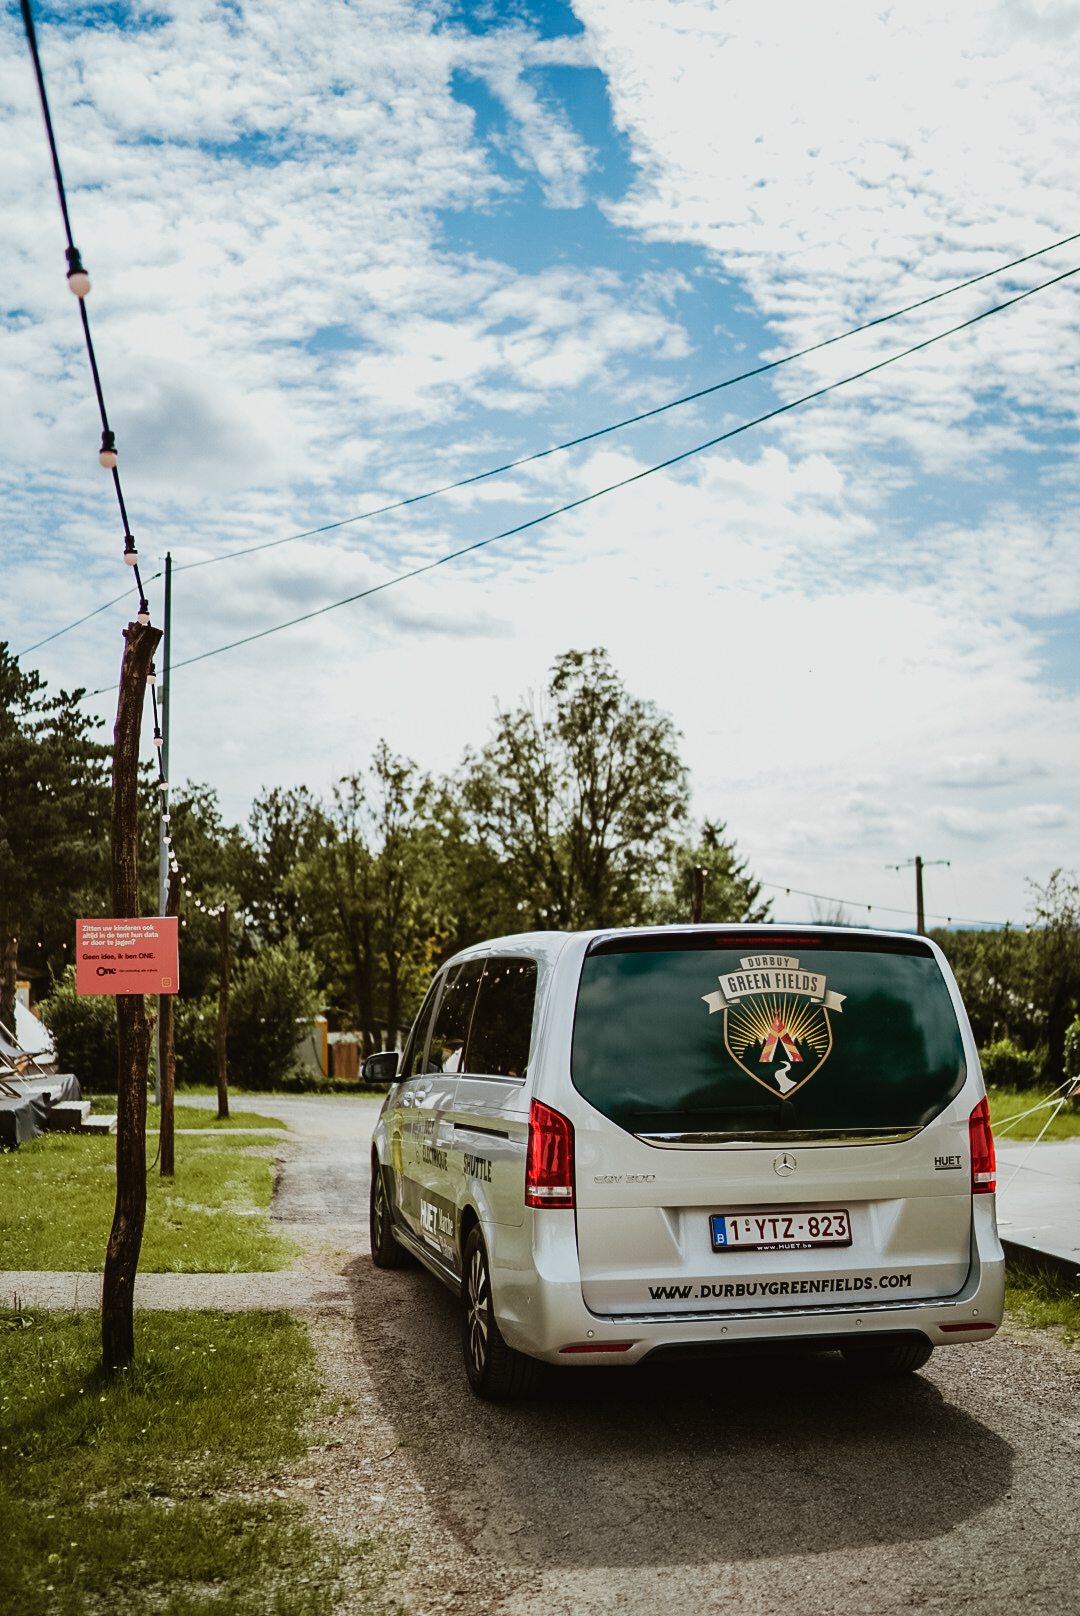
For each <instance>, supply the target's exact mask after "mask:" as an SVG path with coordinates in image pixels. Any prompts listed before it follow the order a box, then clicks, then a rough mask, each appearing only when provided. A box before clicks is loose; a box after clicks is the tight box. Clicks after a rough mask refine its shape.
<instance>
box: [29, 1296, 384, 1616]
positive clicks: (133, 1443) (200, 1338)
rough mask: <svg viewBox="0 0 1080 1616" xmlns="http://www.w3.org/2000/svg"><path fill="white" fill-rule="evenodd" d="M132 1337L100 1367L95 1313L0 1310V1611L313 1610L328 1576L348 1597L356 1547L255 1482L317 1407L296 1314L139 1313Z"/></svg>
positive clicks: (298, 1446)
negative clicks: (132, 1351)
mask: <svg viewBox="0 0 1080 1616" xmlns="http://www.w3.org/2000/svg"><path fill="white" fill-rule="evenodd" d="M135 1339H136V1346H137V1350H138V1358H137V1360H136V1363H135V1364H134V1365H132V1366H131V1368H129V1369H127V1370H125V1371H124V1372H123V1373H122V1374H120V1375H117V1376H115V1377H113V1378H112V1379H106V1378H104V1377H103V1376H102V1374H101V1371H100V1369H99V1368H98V1362H99V1358H100V1350H101V1348H100V1317H99V1315H98V1314H97V1313H89V1314H83V1315H82V1316H81V1317H79V1318H72V1317H71V1316H70V1315H65V1316H63V1317H56V1318H52V1317H49V1316H47V1315H46V1316H43V1317H40V1318H29V1319H28V1318H20V1317H19V1316H18V1315H15V1314H12V1313H0V1518H2V1519H3V1522H4V1556H3V1561H4V1563H3V1575H2V1576H0V1611H3V1612H5V1613H6V1612H11V1613H12V1616H16V1613H17V1616H98V1613H99V1612H103V1611H109V1612H114V1611H115V1612H124V1613H128V1612H131V1613H133V1616H142V1613H146V1616H150V1613H151V1612H154V1613H161V1616H211V1613H214V1616H268V1613H271V1612H274V1613H279V1616H329V1612H330V1611H331V1610H332V1609H333V1607H334V1605H335V1604H336V1603H337V1602H338V1597H339V1596H340V1593H341V1577H342V1575H343V1574H345V1575H347V1576H348V1579H349V1584H350V1591H352V1592H355V1593H359V1594H360V1598H361V1600H363V1590H364V1589H365V1587H366V1588H371V1587H372V1586H373V1585H374V1584H375V1583H376V1582H377V1581H379V1580H381V1579H380V1576H379V1572H378V1570H377V1567H376V1564H375V1561H374V1559H373V1557H372V1553H371V1545H368V1544H361V1545H357V1546H355V1547H353V1548H351V1549H350V1548H346V1547H344V1546H343V1545H341V1544H340V1543H337V1542H336V1541H333V1540H329V1539H325V1538H320V1537H318V1536H317V1535H316V1534H315V1533H314V1532H313V1531H312V1530H311V1528H310V1527H309V1526H308V1525H307V1524H306V1523H305V1519H304V1515H303V1511H302V1510H301V1508H300V1507H299V1506H298V1505H296V1504H292V1503H289V1502H286V1501H284V1500H283V1499H278V1498H275V1497H274V1496H273V1494H272V1489H273V1486H274V1485H275V1484H278V1485H279V1484H280V1479H281V1478H280V1475H279V1471H280V1468H281V1467H282V1466H283V1465H292V1464H295V1463H296V1462H297V1461H300V1460H303V1459H304V1458H305V1455H306V1440H308V1439H306V1438H305V1436H304V1434H303V1432H302V1429H301V1428H302V1424H303V1421H304V1420H305V1418H307V1417H308V1416H309V1414H311V1413H312V1412H318V1408H319V1401H318V1400H319V1385H318V1381H317V1377H316V1371H315V1361H314V1355H313V1352H312V1347H311V1343H310V1340H309V1337H308V1333H307V1330H306V1328H305V1327H304V1326H303V1325H302V1324H300V1323H298V1322H297V1321H295V1320H293V1319H291V1318H289V1317H288V1316H287V1315H285V1314H251V1313H245V1314H239V1315H221V1314H215V1313H140V1314H137V1315H136V1321H135ZM279 1490H280V1485H279ZM365 1603H366V1601H365ZM350 1608H353V1609H356V1608H357V1606H356V1605H351V1606H350Z"/></svg>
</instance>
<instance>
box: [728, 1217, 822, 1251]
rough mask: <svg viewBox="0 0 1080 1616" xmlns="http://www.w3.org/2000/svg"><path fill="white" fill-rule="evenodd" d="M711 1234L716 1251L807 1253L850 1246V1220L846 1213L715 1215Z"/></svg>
mask: <svg viewBox="0 0 1080 1616" xmlns="http://www.w3.org/2000/svg"><path fill="white" fill-rule="evenodd" d="M709 1231H710V1233H711V1235H712V1248H713V1250H714V1251H806V1250H809V1249H810V1248H811V1247H813V1246H850V1244H851V1219H850V1217H849V1216H848V1214H847V1212H845V1211H832V1212H752V1213H749V1214H745V1213H742V1212H738V1213H734V1214H733V1213H731V1212H714V1213H713V1215H712V1217H711V1218H710V1219H709Z"/></svg>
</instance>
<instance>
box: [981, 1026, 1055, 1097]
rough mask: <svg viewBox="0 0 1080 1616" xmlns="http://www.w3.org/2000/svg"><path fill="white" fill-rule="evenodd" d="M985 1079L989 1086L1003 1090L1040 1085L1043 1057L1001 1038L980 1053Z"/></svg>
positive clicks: (1010, 1040) (1008, 1039)
mask: <svg viewBox="0 0 1080 1616" xmlns="http://www.w3.org/2000/svg"><path fill="white" fill-rule="evenodd" d="M979 1060H980V1061H981V1062H982V1069H983V1077H984V1078H985V1079H986V1082H987V1083H988V1084H991V1083H993V1084H998V1085H999V1086H1001V1087H1002V1088H1010V1089H1026V1088H1031V1087H1032V1086H1033V1085H1034V1084H1036V1083H1038V1081H1039V1076H1040V1074H1041V1072H1042V1065H1043V1062H1042V1056H1041V1055H1039V1054H1037V1053H1035V1054H1033V1053H1030V1052H1029V1051H1028V1050H1026V1049H1021V1048H1020V1046H1019V1044H1014V1043H1013V1041H1012V1039H1011V1038H999V1039H998V1040H997V1042H996V1043H994V1044H987V1045H986V1047H985V1048H984V1049H980V1051H979Z"/></svg>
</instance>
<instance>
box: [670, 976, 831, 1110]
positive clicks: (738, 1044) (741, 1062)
mask: <svg viewBox="0 0 1080 1616" xmlns="http://www.w3.org/2000/svg"><path fill="white" fill-rule="evenodd" d="M739 964H740V966H741V967H742V969H741V970H738V971H728V972H726V973H725V974H724V975H723V976H721V977H718V978H717V980H718V981H719V983H720V987H719V990H718V991H716V992H713V993H703V994H702V995H701V997H702V1001H703V1002H704V1003H705V1004H707V1005H708V1007H709V1014H710V1015H711V1016H712V1015H716V1014H717V1013H718V1012H719V1011H723V1015H724V1043H725V1045H726V1047H727V1052H728V1054H729V1055H730V1056H731V1058H732V1060H733V1061H734V1062H735V1064H736V1066H738V1067H739V1068H740V1069H741V1070H742V1071H744V1072H745V1073H746V1075H747V1077H752V1078H753V1079H754V1082H755V1083H760V1084H761V1086H762V1088H764V1089H768V1091H769V1093H770V1094H773V1095H777V1094H778V1095H780V1096H781V1097H784V1096H787V1095H789V1094H794V1093H795V1091H796V1089H801V1088H802V1086H803V1084H804V1083H808V1082H809V1081H810V1079H811V1078H812V1077H813V1076H814V1073H815V1072H818V1071H820V1070H821V1068H822V1066H823V1065H824V1064H825V1062H826V1061H827V1060H828V1058H829V1055H830V1054H831V1053H832V1046H833V1035H832V1023H831V1021H830V1020H829V1013H830V1011H832V1012H834V1013H835V1014H836V1015H840V1014H842V1012H843V1004H844V1000H845V999H846V998H847V994H846V993H837V992H836V991H835V990H834V989H832V988H829V987H827V985H826V981H825V977H824V976H822V975H820V974H819V973H818V972H816V971H805V970H802V969H800V966H799V961H798V960H797V959H793V958H792V957H791V956H789V955H787V954H749V955H747V956H746V958H745V959H740V961H739ZM747 1061H753V1063H754V1064H753V1066H749V1065H747V1064H746V1063H747ZM778 1063H779V1064H778ZM762 1066H767V1067H768V1068H769V1070H768V1071H767V1072H763V1071H762V1070H761V1068H762ZM800 1067H807V1068H808V1070H806V1071H796V1073H795V1076H789V1075H788V1074H789V1073H790V1072H792V1070H793V1069H795V1068H800ZM755 1068H756V1069H755Z"/></svg>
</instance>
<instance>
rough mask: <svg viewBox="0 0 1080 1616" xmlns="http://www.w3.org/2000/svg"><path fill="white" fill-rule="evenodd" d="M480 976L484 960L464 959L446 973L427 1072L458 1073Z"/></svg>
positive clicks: (482, 971)
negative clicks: (462, 963) (463, 962)
mask: <svg viewBox="0 0 1080 1616" xmlns="http://www.w3.org/2000/svg"><path fill="white" fill-rule="evenodd" d="M483 974H484V961H483V960H466V961H465V964H464V965H458V966H456V967H455V968H454V969H453V970H452V971H450V972H449V973H448V975H447V977H446V981H445V984H444V986H443V992H442V998H441V999H440V1000H439V1009H438V1013H437V1015H436V1017H435V1026H434V1029H433V1031H432V1034H431V1046H430V1048H429V1050H428V1064H427V1069H428V1071H429V1072H457V1071H460V1069H461V1056H462V1053H463V1051H464V1049H465V1040H466V1039H467V1038H468V1036H469V1022H470V1020H471V1019H472V1010H473V1003H474V1001H475V999H476V990H477V987H478V986H479V984H480V978H481V976H483Z"/></svg>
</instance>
